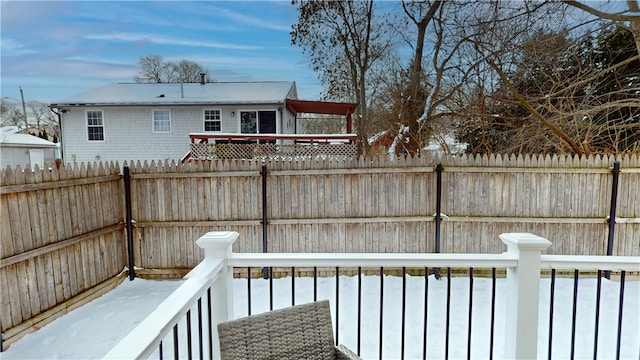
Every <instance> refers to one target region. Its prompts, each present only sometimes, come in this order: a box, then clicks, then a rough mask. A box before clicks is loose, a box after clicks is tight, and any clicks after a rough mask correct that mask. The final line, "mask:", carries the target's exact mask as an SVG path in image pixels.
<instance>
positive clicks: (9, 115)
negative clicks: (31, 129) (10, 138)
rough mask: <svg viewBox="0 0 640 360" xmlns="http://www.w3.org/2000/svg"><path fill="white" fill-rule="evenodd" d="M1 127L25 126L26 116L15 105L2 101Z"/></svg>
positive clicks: (0, 112) (0, 108)
mask: <svg viewBox="0 0 640 360" xmlns="http://www.w3.org/2000/svg"><path fill="white" fill-rule="evenodd" d="M0 120H1V126H19V125H24V114H23V113H22V111H21V110H19V109H18V108H17V107H16V106H15V105H14V104H11V103H9V102H7V101H5V100H3V99H0Z"/></svg>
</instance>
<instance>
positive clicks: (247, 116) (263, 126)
mask: <svg viewBox="0 0 640 360" xmlns="http://www.w3.org/2000/svg"><path fill="white" fill-rule="evenodd" d="M240 132H241V133H243V134H275V133H276V112H275V111H241V112H240Z"/></svg>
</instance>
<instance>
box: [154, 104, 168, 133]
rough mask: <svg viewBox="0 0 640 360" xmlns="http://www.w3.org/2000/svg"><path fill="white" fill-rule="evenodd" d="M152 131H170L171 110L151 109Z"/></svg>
mask: <svg viewBox="0 0 640 360" xmlns="http://www.w3.org/2000/svg"><path fill="white" fill-rule="evenodd" d="M153 132H154V133H168V132H171V112H170V111H169V110H166V109H162V110H153Z"/></svg>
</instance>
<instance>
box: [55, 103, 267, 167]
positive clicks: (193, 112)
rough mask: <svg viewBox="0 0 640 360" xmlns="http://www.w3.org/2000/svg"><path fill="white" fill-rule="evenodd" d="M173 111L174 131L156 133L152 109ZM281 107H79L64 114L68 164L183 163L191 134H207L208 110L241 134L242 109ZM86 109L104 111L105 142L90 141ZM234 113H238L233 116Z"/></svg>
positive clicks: (229, 129) (226, 128)
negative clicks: (219, 114) (205, 132)
mask: <svg viewBox="0 0 640 360" xmlns="http://www.w3.org/2000/svg"><path fill="white" fill-rule="evenodd" d="M160 108H162V109H169V110H170V111H171V132H170V133H154V132H153V119H152V110H154V109H160ZM277 108H278V106H277V105H274V106H273V107H271V108H266V107H265V106H264V105H259V106H246V105H242V106H219V105H218V106H216V105H211V106H206V105H204V106H203V105H197V106H166V105H165V106H161V107H160V106H157V107H153V106H135V107H134V106H129V107H95V108H94V107H78V108H71V109H69V111H68V112H67V113H65V114H63V115H62V136H63V139H62V144H63V145H62V146H63V149H64V150H63V152H64V162H65V163H67V162H94V161H120V162H122V161H137V160H140V161H144V160H148V161H151V160H156V161H159V160H160V161H164V160H169V161H171V160H176V161H178V160H180V159H181V158H182V157H183V156H184V155H186V154H187V153H188V152H189V134H190V133H194V132H203V131H204V109H220V110H221V117H222V119H221V121H222V123H221V127H222V129H221V130H222V132H229V133H235V132H238V131H239V110H240V109H242V110H276V111H277ZM86 110H102V111H103V123H104V141H89V140H87V119H86V115H85V113H86ZM232 112H234V113H235V114H234V115H233V116H232Z"/></svg>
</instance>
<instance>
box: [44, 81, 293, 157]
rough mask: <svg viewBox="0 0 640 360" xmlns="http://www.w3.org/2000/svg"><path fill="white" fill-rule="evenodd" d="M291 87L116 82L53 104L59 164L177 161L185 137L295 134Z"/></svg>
mask: <svg viewBox="0 0 640 360" xmlns="http://www.w3.org/2000/svg"><path fill="white" fill-rule="evenodd" d="M296 99H297V90H296V85H295V82H288V81H279V82H233V83H232V82H214V83H205V82H204V81H202V82H200V83H190V84H179V83H171V84H169V83H150V84H147V83H117V84H109V85H105V86H102V87H99V88H96V89H93V90H89V91H87V92H84V93H81V94H78V95H75V96H72V97H71V98H68V99H64V100H60V101H57V102H55V103H52V104H51V105H50V106H51V108H52V109H55V110H56V111H57V112H58V113H59V114H60V123H61V129H62V136H61V140H62V141H61V142H62V154H63V157H64V159H63V162H65V163H67V162H93V161H124V160H156V161H158V160H161V161H164V160H179V159H181V158H182V157H183V156H185V154H187V153H188V152H189V151H190V140H189V134H190V133H201V132H211V133H242V134H294V133H296V127H297V124H296V114H295V113H294V111H295V109H293V110H292V109H291V106H287V100H289V101H293V100H296Z"/></svg>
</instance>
